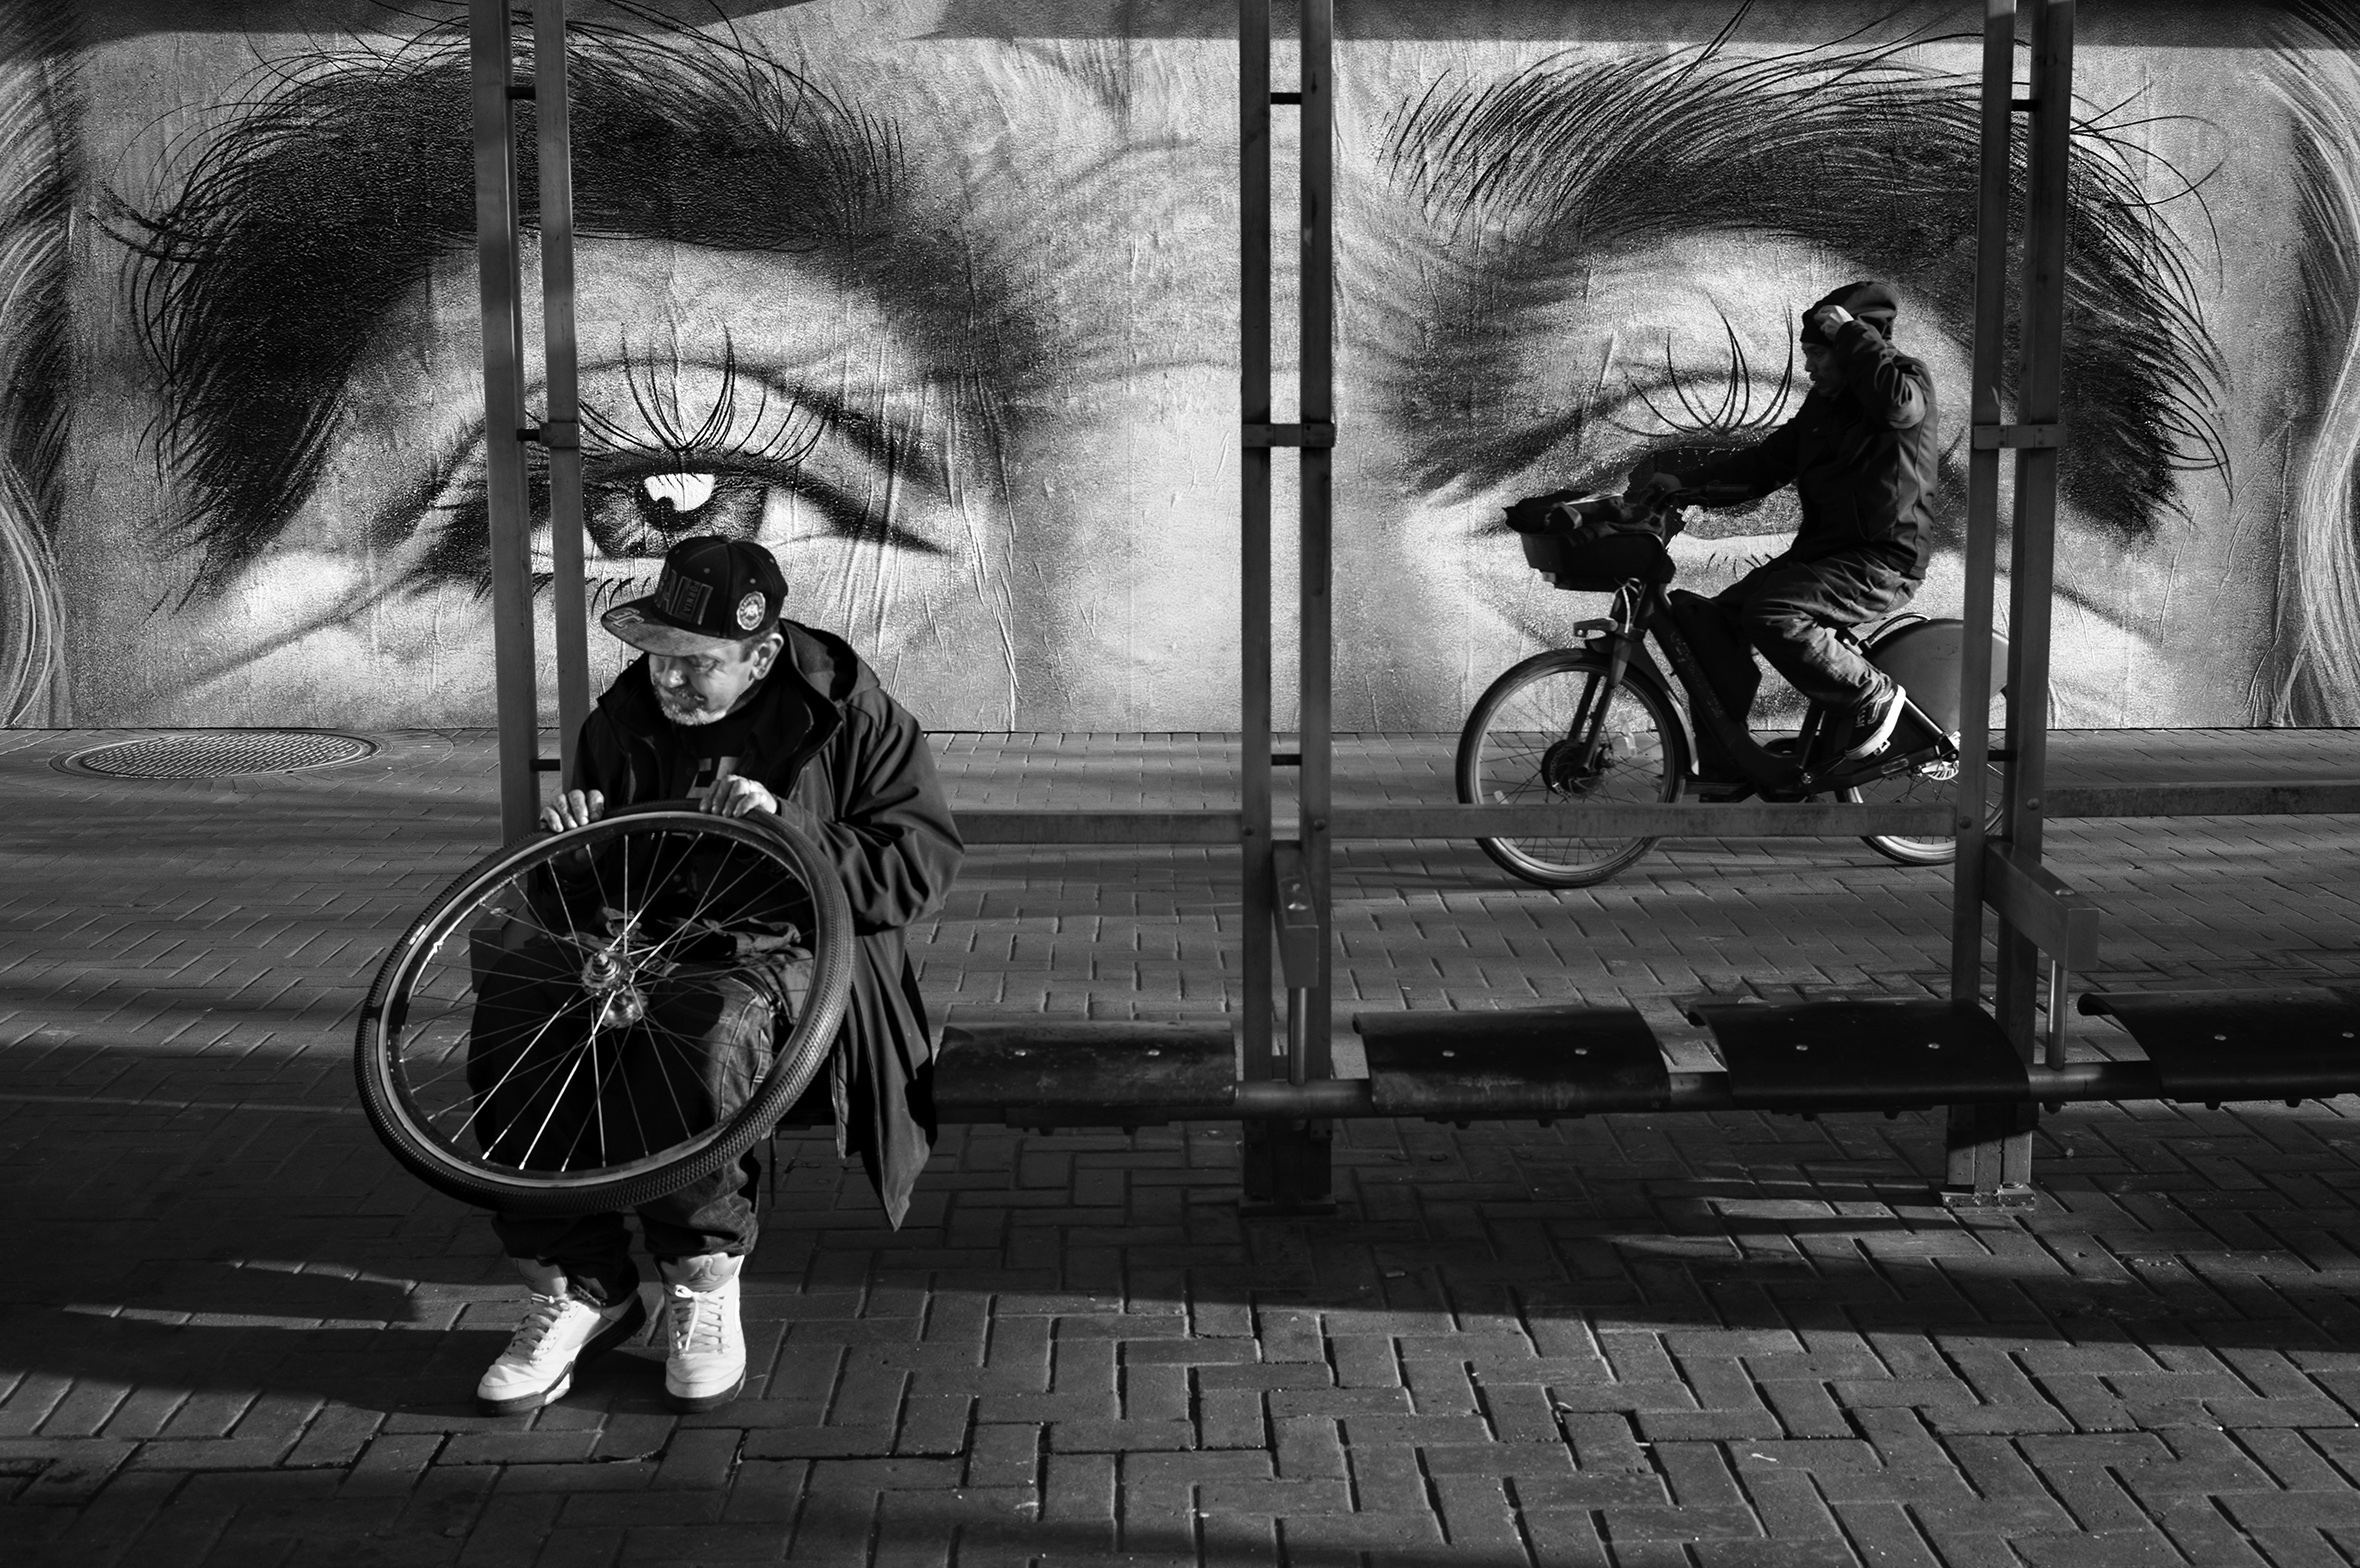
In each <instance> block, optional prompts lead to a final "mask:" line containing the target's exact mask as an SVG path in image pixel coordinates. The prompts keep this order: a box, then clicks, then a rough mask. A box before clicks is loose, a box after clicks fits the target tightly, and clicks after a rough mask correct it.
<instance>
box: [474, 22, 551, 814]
mask: <svg viewBox="0 0 2360 1568" xmlns="http://www.w3.org/2000/svg"><path fill="white" fill-rule="evenodd" d="M468 42H469V49H470V56H471V67H472V69H471V76H472V80H473V89H474V93H473V96H474V104H475V246H476V270H477V279H478V287H479V291H480V295H481V302H482V311H483V396H484V468H485V475H484V481H485V508H486V511H487V512H488V514H489V516H490V519H491V566H492V666H493V679H494V685H495V690H496V692H497V697H498V721H499V726H500V732H499V733H500V833H501V836H502V837H503V838H504V839H507V840H509V841H514V840H516V839H519V838H522V837H524V836H525V835H526V834H528V833H530V832H532V831H533V824H534V821H535V819H536V818H537V817H538V816H539V815H540V804H541V803H540V781H539V779H538V778H536V777H535V775H534V770H533V763H534V761H535V759H536V758H537V757H538V756H539V755H540V712H539V708H540V704H539V696H538V681H537V680H536V678H535V673H534V668H533V575H532V573H533V562H532V519H531V517H530V515H529V513H528V509H527V504H526V496H525V459H524V443H525V439H526V437H525V429H524V427H525V411H524V336H523V321H522V316H521V313H520V311H519V307H518V300H519V298H520V296H521V295H522V293H523V286H522V283H521V281H520V279H519V276H518V266H517V239H516V236H517V227H518V225H517V211H516V126H515V117H514V110H513V107H512V106H513V101H514V99H515V97H516V96H517V94H516V91H515V87H514V71H515V62H514V55H513V49H512V45H511V39H510V36H509V25H508V5H507V0H472V3H471V4H470V7H469V10H468Z"/></svg>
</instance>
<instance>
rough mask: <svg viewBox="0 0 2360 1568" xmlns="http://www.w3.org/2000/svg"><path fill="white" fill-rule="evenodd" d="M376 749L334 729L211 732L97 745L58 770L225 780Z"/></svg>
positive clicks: (349, 758) (325, 764) (354, 757)
mask: <svg viewBox="0 0 2360 1568" xmlns="http://www.w3.org/2000/svg"><path fill="white" fill-rule="evenodd" d="M376 749H377V746H376V743H375V742H373V741H366V740H363V739H361V738H360V737H359V736H358V735H339V734H337V733H335V732H334V731H332V730H208V731H205V732H203V733H201V734H193V735H158V736H155V737H152V738H150V739H147V740H125V741H117V742H115V744H113V745H111V746H96V747H93V748H91V749H90V750H89V751H79V752H76V753H75V754H74V755H72V756H70V757H67V758H65V759H64V760H63V762H62V763H61V764H60V766H62V767H64V768H65V769H67V770H68V771H69V772H73V773H89V774H95V775H97V776H98V777H100V778H109V779H223V778H231V777H234V776H236V775H237V774H240V773H296V772H300V771H302V770H303V769H305V768H329V767H334V766H335V765H336V764H337V763H339V762H358V761H359V760H360V759H361V758H363V757H366V756H368V755H370V754H371V753H372V752H374V751H375V750H376Z"/></svg>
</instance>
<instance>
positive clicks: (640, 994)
mask: <svg viewBox="0 0 2360 1568" xmlns="http://www.w3.org/2000/svg"><path fill="white" fill-rule="evenodd" d="M582 989H583V990H585V991H587V992H589V993H590V994H591V995H592V996H594V997H596V998H598V999H599V1009H598V1022H597V1024H596V1026H595V1027H597V1028H600V1029H623V1028H628V1027H629V1026H630V1025H632V1024H635V1023H637V1022H639V1020H640V1019H642V1018H645V1017H646V1016H647V993H645V992H644V991H641V990H640V989H639V988H638V987H637V986H635V985H633V984H632V983H631V970H630V967H629V966H628V965H627V964H625V963H624V962H623V960H622V959H621V958H620V957H619V956H617V955H616V954H615V953H614V952H613V950H611V949H608V948H600V949H599V950H598V951H597V952H595V953H592V954H591V955H590V956H589V957H588V958H587V959H585V960H584V961H583V963H582Z"/></svg>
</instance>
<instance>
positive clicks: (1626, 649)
mask: <svg viewBox="0 0 2360 1568" xmlns="http://www.w3.org/2000/svg"><path fill="white" fill-rule="evenodd" d="M1592 626H1595V627H1601V628H1603V629H1604V630H1605V632H1606V638H1607V641H1608V642H1610V643H1612V644H1613V651H1612V652H1610V653H1609V654H1608V655H1607V657H1606V679H1605V681H1604V682H1603V683H1600V682H1599V681H1597V680H1596V679H1594V678H1593V679H1592V680H1591V681H1590V682H1588V684H1586V685H1585V686H1584V687H1583V688H1582V700H1581V706H1580V707H1578V708H1576V709H1575V710H1574V714H1573V733H1571V734H1570V735H1568V736H1566V737H1565V738H1566V739H1567V740H1570V741H1573V742H1575V743H1576V744H1578V745H1579V746H1580V747H1581V750H1580V752H1579V753H1578V754H1577V756H1576V759H1575V770H1574V774H1573V776H1574V777H1576V778H1589V777H1591V776H1593V775H1594V774H1595V773H1596V771H1597V768H1598V761H1599V757H1598V753H1599V751H1600V749H1601V748H1603V747H1604V746H1605V745H1606V715H1607V710H1608V709H1609V708H1611V707H1612V706H1613V703H1614V694H1615V693H1616V692H1618V691H1620V690H1621V689H1622V683H1623V675H1624V673H1625V672H1626V671H1628V670H1629V669H1630V667H1631V648H1632V646H1633V645H1634V644H1635V643H1637V641H1638V640H1639V639H1638V636H1637V634H1636V633H1634V632H1630V631H1626V630H1624V629H1623V627H1622V626H1621V625H1620V624H1619V623H1618V622H1614V621H1585V622H1583V623H1582V625H1581V626H1577V627H1575V628H1574V630H1575V631H1576V632H1577V633H1578V632H1581V631H1583V630H1585V629H1586V628H1588V627H1592ZM1593 717H1594V718H1595V722H1592V721H1593Z"/></svg>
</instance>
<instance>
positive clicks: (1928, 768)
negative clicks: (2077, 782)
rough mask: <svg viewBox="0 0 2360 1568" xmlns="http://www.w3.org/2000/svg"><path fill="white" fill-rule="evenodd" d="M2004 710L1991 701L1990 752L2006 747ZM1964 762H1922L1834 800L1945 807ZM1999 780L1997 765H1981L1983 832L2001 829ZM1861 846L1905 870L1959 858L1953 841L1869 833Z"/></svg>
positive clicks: (2002, 704)
mask: <svg viewBox="0 0 2360 1568" xmlns="http://www.w3.org/2000/svg"><path fill="white" fill-rule="evenodd" d="M2007 722H2008V721H2007V705H2006V703H2005V702H2004V701H2003V700H2002V699H2000V698H1998V697H1996V696H1995V697H1994V698H1993V699H1992V703H1991V737H1992V738H1991V742H1990V744H1991V745H1992V746H1993V747H1998V746H2000V745H2003V744H2005V737H2006V735H2007ZM1963 766H1964V763H1963V762H1926V763H1920V764H1919V765H1918V766H1917V767H1915V768H1913V769H1911V770H1910V771H1909V772H1907V773H1900V774H1895V775H1894V776H1893V777H1891V778H1883V779H1872V780H1870V781H1869V782H1868V783H1866V784H1860V785H1855V786H1850V787H1847V788H1845V789H1841V790H1838V791H1837V792H1836V798H1837V799H1838V800H1842V801H1847V802H1852V803H1855V804H1859V803H1867V804H1870V805H1879V806H1948V805H1950V804H1952V803H1953V802H1955V801H1956V800H1957V799H1958V777H1959V769H1960V768H1961V767H1963ZM2003 778H2004V775H2003V773H2002V771H2001V768H2000V765H1999V764H1998V763H1996V762H1987V763H1985V764H1984V776H1983V809H1984V827H1985V830H1986V831H1992V830H1996V829H1997V828H1998V827H1999V825H2000V819H2001V811H2000V786H2001V783H2002V782H2003ZM1861 842H1862V843H1864V844H1866V845H1867V846H1868V847H1869V848H1871V849H1873V850H1875V851H1876V852H1877V853H1878V854H1880V855H1882V856H1884V857H1885V858H1886V859H1887V860H1893V861H1898V862H1900V863H1901V864H1902V865H1905V866H1947V865H1949V864H1950V863H1951V862H1952V861H1953V860H1955V859H1957V858H1958V840H1957V839H1955V838H1912V837H1909V836H1908V835H1906V834H1899V833H1869V834H1864V835H1862V838H1861Z"/></svg>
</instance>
